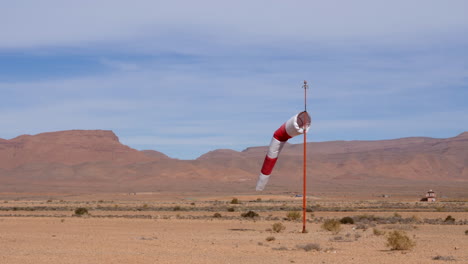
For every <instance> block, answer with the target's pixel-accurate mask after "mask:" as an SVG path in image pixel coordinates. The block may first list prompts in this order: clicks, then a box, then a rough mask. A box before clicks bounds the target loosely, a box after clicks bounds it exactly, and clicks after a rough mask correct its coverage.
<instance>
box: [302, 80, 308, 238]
mask: <svg viewBox="0 0 468 264" xmlns="http://www.w3.org/2000/svg"><path fill="white" fill-rule="evenodd" d="M304 111H305V112H307V81H304ZM307 125H308V124H306V123H304V124H303V126H304V164H303V168H304V173H303V174H304V177H303V183H302V184H303V195H302V233H306V232H307V230H306V222H307V215H306V213H307V199H306V187H307V170H306V169H307V144H306V143H307V130H306V128H307Z"/></svg>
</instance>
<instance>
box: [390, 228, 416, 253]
mask: <svg viewBox="0 0 468 264" xmlns="http://www.w3.org/2000/svg"><path fill="white" fill-rule="evenodd" d="M415 245H416V243H415V242H414V241H413V240H411V238H409V237H408V236H407V235H406V232H404V231H398V230H395V231H392V232H390V233H389V234H388V236H387V247H390V249H391V250H410V249H412V248H413V247H414V246H415Z"/></svg>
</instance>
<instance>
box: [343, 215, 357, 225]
mask: <svg viewBox="0 0 468 264" xmlns="http://www.w3.org/2000/svg"><path fill="white" fill-rule="evenodd" d="M340 223H342V224H344V225H347V224H351V225H352V224H354V219H353V218H351V217H349V216H345V217H343V218H341V220H340Z"/></svg>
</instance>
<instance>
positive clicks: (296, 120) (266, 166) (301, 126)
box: [256, 111, 310, 191]
mask: <svg viewBox="0 0 468 264" xmlns="http://www.w3.org/2000/svg"><path fill="white" fill-rule="evenodd" d="M309 127H310V116H309V114H308V113H307V112H306V111H304V112H301V113H299V114H297V115H295V116H293V117H291V118H290V119H289V120H288V121H286V123H284V124H283V125H282V126H281V127H280V128H278V129H277V130H276V131H275V133H274V134H273V138H272V139H271V143H270V147H269V148H268V153H267V155H266V157H265V161H264V162H263V166H262V170H261V172H260V176H258V181H257V187H256V190H257V191H263V189H264V188H265V186H266V184H267V182H268V179H269V178H270V174H271V171H272V170H273V167H275V164H276V161H277V160H278V156H279V154H280V152H281V149H283V146H284V143H286V141H288V139H290V138H292V137H295V136H297V135H300V134H303V133H304V131H305V132H307V131H308V130H309Z"/></svg>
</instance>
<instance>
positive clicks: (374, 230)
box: [372, 228, 386, 236]
mask: <svg viewBox="0 0 468 264" xmlns="http://www.w3.org/2000/svg"><path fill="white" fill-rule="evenodd" d="M372 232H373V233H374V235H376V236H382V235H385V233H386V232H385V231H382V230H380V229H377V228H373V229H372Z"/></svg>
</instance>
